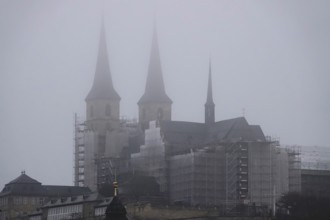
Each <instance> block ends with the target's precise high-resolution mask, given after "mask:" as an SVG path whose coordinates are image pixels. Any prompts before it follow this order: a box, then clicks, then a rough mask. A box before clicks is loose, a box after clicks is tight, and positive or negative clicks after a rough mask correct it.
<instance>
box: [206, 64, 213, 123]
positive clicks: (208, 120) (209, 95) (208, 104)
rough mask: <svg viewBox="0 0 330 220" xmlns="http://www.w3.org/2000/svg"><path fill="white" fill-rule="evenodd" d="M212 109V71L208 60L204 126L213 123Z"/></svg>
mask: <svg viewBox="0 0 330 220" xmlns="http://www.w3.org/2000/svg"><path fill="white" fill-rule="evenodd" d="M214 107H215V105H214V102H213V94H212V70H211V59H210V66H209V80H208V87H207V98H206V103H205V124H212V123H214V122H215V111H214Z"/></svg>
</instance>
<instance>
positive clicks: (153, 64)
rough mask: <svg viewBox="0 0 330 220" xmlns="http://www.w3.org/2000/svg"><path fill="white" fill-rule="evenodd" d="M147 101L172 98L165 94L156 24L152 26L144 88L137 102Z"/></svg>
mask: <svg viewBox="0 0 330 220" xmlns="http://www.w3.org/2000/svg"><path fill="white" fill-rule="evenodd" d="M148 102H158V103H159V102H162V103H164V102H165V103H172V100H171V99H170V98H169V97H168V96H167V95H166V92H165V86H164V80H163V73H162V68H161V62H160V53H159V47H158V39H157V30H156V26H154V30H153V39H152V45H151V53H150V62H149V70H148V76H147V83H146V88H145V92H144V94H143V96H142V97H141V99H140V100H139V102H138V104H142V103H148Z"/></svg>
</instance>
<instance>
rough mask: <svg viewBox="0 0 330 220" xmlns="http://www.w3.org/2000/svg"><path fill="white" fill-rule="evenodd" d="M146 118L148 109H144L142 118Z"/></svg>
mask: <svg viewBox="0 0 330 220" xmlns="http://www.w3.org/2000/svg"><path fill="white" fill-rule="evenodd" d="M145 118H146V109H145V108H143V109H142V119H143V120H144V119H145Z"/></svg>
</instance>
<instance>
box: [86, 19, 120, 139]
mask: <svg viewBox="0 0 330 220" xmlns="http://www.w3.org/2000/svg"><path fill="white" fill-rule="evenodd" d="M85 101H86V124H87V128H88V129H89V130H93V131H96V132H97V133H98V134H100V135H105V133H106V132H107V131H112V130H115V129H118V127H119V102H120V96H119V95H118V93H117V92H116V90H115V89H114V87H113V83H112V77H111V73H110V66H109V60H108V53H107V45H106V34H105V28H104V22H103V21H102V27H101V33H100V42H99V51H98V56H97V64H96V71H95V76H94V82H93V86H92V88H91V90H90V91H89V93H88V95H87V97H86V99H85Z"/></svg>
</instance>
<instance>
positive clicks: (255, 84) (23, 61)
mask: <svg viewBox="0 0 330 220" xmlns="http://www.w3.org/2000/svg"><path fill="white" fill-rule="evenodd" d="M102 8H103V9H102ZM102 11H104V19H105V24H106V32H107V43H108V51H109V60H110V69H111V72H112V77H113V82H114V86H115V89H116V90H117V92H118V93H119V95H120V96H121V97H122V101H121V115H123V116H126V117H128V118H134V117H135V118H136V117H137V105H136V103H137V101H138V99H139V98H140V97H141V95H142V94H143V91H144V86H145V80H146V74H147V67H148V61H149V53H150V46H151V37H152V27H153V23H154V21H155V20H156V21H157V30H158V39H159V44H160V45H159V47H160V53H161V60H162V68H163V73H164V80H165V83H166V85H165V86H166V91H167V93H168V95H169V97H170V98H171V99H172V100H173V107H172V112H173V113H172V118H173V120H183V121H185V120H186V121H198V122H202V121H203V120H204V118H203V117H204V113H203V111H204V103H205V100H206V86H207V74H208V63H209V57H210V56H211V57H212V72H213V92H214V95H213V97H214V102H215V104H216V120H222V119H228V118H233V117H239V116H242V109H243V108H244V109H245V115H246V118H247V120H248V122H249V123H250V124H260V125H261V127H262V128H263V130H264V133H265V134H267V135H272V136H275V137H279V138H280V139H281V143H282V144H300V145H320V146H329V145H330V144H329V141H328V135H329V134H330V114H329V113H330V88H329V84H330V42H329V41H330V40H329V39H330V25H329V24H330V13H329V11H330V1H328V0H317V1H307V0H293V1H284V0H283V1H261V0H260V1H207V0H200V1H194V0H181V1H177V0H167V1H128V0H127V1H126V0H124V1H123V0H121V1H105V3H102V1H87V0H85V1H81V0H80V1H66V0H61V1H59V0H56V1H55V0H54V1H44V0H30V1H18V0H7V1H5V0H1V1H0V101H1V105H0V113H1V114H0V188H2V187H3V185H4V184H5V183H7V182H9V181H10V180H12V179H13V178H15V177H16V176H18V175H19V174H20V171H21V170H23V169H24V170H26V172H27V174H28V175H30V176H31V177H33V178H36V179H37V180H39V181H41V182H42V183H44V184H71V183H72V173H73V172H72V165H73V163H72V161H73V114H74V112H77V113H78V114H79V115H82V116H84V114H85V102H84V99H85V97H86V95H87V92H88V91H89V89H90V88H91V85H92V80H93V76H94V71H95V65H96V55H97V48H98V39H99V32H100V24H101V22H100V21H101V14H102ZM155 11H156V12H155Z"/></svg>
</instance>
